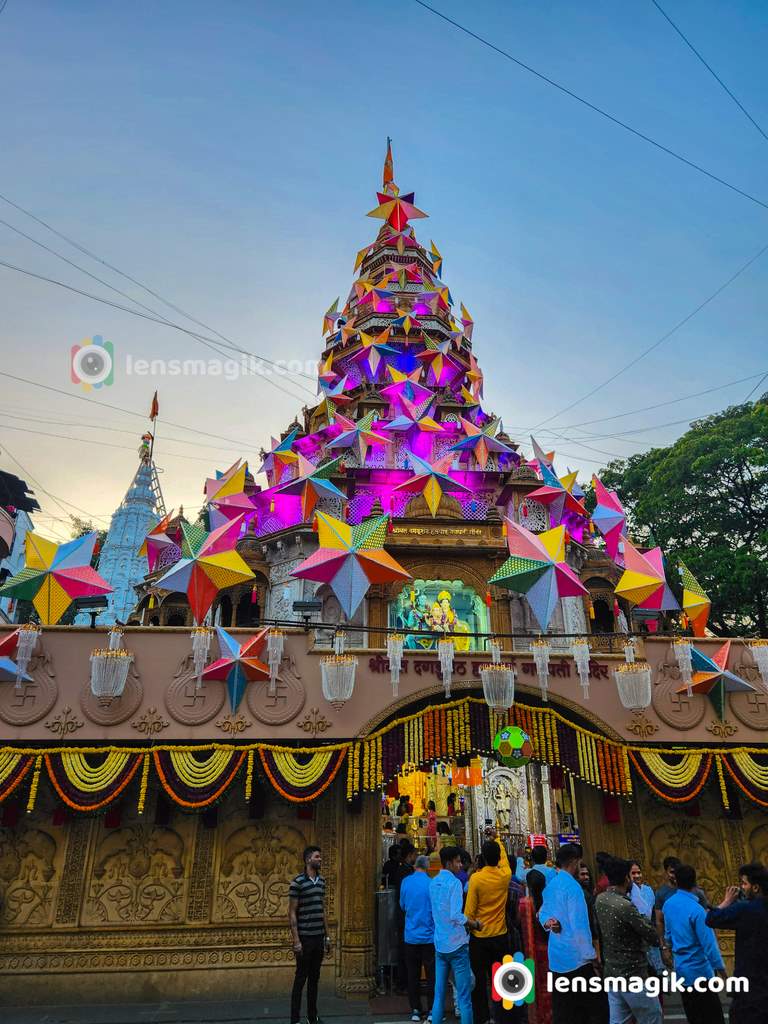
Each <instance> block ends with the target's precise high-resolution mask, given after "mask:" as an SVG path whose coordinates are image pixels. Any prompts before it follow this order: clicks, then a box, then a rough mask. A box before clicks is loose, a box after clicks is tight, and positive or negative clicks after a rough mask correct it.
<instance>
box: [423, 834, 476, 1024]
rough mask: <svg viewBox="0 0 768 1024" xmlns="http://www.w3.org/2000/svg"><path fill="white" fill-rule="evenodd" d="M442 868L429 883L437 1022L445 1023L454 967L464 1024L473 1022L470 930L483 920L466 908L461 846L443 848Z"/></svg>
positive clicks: (474, 928) (435, 1023)
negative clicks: (460, 876) (471, 915)
mask: <svg viewBox="0 0 768 1024" xmlns="http://www.w3.org/2000/svg"><path fill="white" fill-rule="evenodd" d="M440 864H441V865H442V870H441V871H440V872H439V874H437V875H436V876H435V877H434V878H433V879H432V881H431V882H430V885H429V898H430V901H431V903H432V919H433V920H434V922H435V1001H434V1004H433V1006H432V1022H433V1024H443V1011H444V1007H445V987H446V984H447V981H448V974H449V972H450V971H453V977H454V982H455V985H456V1002H457V1003H458V1006H459V1017H460V1020H461V1024H472V970H471V968H470V966H469V934H468V930H471V931H479V930H480V928H482V925H481V923H480V922H479V921H470V920H469V918H468V917H467V916H466V914H465V913H464V912H463V911H462V909H461V907H462V902H463V897H464V894H463V892H462V891H461V882H460V881H459V879H458V874H459V871H461V850H460V849H459V848H458V847H457V846H444V847H443V849H442V850H441V851H440Z"/></svg>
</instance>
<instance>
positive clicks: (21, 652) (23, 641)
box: [16, 622, 43, 691]
mask: <svg viewBox="0 0 768 1024" xmlns="http://www.w3.org/2000/svg"><path fill="white" fill-rule="evenodd" d="M42 632H43V631H42V629H40V627H39V626H37V625H35V623H33V622H26V623H25V624H24V625H23V626H19V631H18V636H17V638H16V689H17V690H19V691H20V690H22V688H23V681H24V677H25V676H26V674H27V668H28V667H29V663H30V661H31V659H32V654H33V653H34V650H35V648H36V647H37V641H38V640H39V639H40V636H41V635H42Z"/></svg>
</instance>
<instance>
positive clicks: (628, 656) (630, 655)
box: [624, 636, 637, 665]
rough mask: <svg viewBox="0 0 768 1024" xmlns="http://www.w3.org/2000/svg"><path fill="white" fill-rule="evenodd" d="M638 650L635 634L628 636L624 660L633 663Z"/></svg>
mask: <svg viewBox="0 0 768 1024" xmlns="http://www.w3.org/2000/svg"><path fill="white" fill-rule="evenodd" d="M636 654H637V652H636V651H635V638H634V637H633V636H630V637H628V638H627V639H626V640H625V641H624V661H625V662H626V663H627V664H628V665H633V664H634V661H635V657H636Z"/></svg>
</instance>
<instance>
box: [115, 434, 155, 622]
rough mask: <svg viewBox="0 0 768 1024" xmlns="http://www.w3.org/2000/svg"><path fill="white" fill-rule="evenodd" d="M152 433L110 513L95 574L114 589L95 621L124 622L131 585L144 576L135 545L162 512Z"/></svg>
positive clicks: (146, 437)
mask: <svg viewBox="0 0 768 1024" xmlns="http://www.w3.org/2000/svg"><path fill="white" fill-rule="evenodd" d="M152 440H153V439H152V435H151V434H150V433H146V434H144V436H143V437H142V439H141V445H140V447H139V467H138V469H137V470H136V474H135V476H134V478H133V480H132V481H131V485H130V487H129V488H128V490H127V491H126V494H125V497H124V498H123V500H122V501H121V502H120V505H119V507H118V508H117V509H116V510H115V512H114V513H113V515H112V522H111V524H110V527H109V532H108V533H107V536H106V540H105V541H104V546H103V547H102V549H101V556H100V558H99V573H100V574H101V575H102V576H103V577H104V579H105V580H107V582H108V583H109V584H110V586H111V587H113V588H114V593H112V594H110V595H109V597H108V600H109V608H108V609H107V610H106V611H105V612H103V613H102V614H101V615H100V616H99V622H100V623H102V624H104V625H112V624H114V623H115V622H121V623H124V622H126V621H127V619H128V615H129V613H130V611H131V609H132V608H133V607H134V605H135V604H136V591H135V590H134V587H135V585H136V584H137V583H140V582H141V580H143V579H144V576H145V574H146V571H147V563H146V559H145V558H144V557H143V556H140V555H139V548H140V547H141V545H142V542H143V541H144V538H145V537H146V535H147V533H148V532H149V531H150V530H151V529H152V527H153V526H154V525H155V524H156V523H157V522H158V520H160V519H161V518H162V517H163V516H164V515H165V502H164V501H163V495H162V492H161V490H160V481H159V479H158V475H157V468H156V466H155V463H154V460H153V457H152V454H153V453H152Z"/></svg>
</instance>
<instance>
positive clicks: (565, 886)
mask: <svg viewBox="0 0 768 1024" xmlns="http://www.w3.org/2000/svg"><path fill="white" fill-rule="evenodd" d="M555 864H556V865H557V867H558V868H559V870H558V872H557V874H556V875H555V877H554V878H553V879H552V880H551V881H548V882H547V884H546V886H545V888H544V893H543V897H544V898H543V902H542V905H541V909H540V910H539V914H538V917H539V921H540V922H541V925H542V927H543V928H544V930H545V931H547V932H549V943H548V954H549V969H550V971H551V972H552V974H553V975H554V978H555V982H556V981H557V979H558V978H561V977H566V978H568V979H569V980H571V981H573V980H574V979H575V978H580V979H585V980H584V982H582V983H581V984H583V985H584V987H585V988H587V986H588V985H589V981H590V979H592V978H595V977H598V976H599V973H600V970H599V966H598V963H597V956H596V954H595V947H594V946H593V945H592V932H591V929H590V927H589V913H588V911H587V901H586V900H585V899H584V890H583V889H582V887H581V885H580V884H579V883H578V881H577V880H576V876H577V875H578V873H579V867H580V865H581V847H580V846H577V845H576V843H565V845H563V846H561V847H560V849H559V850H558V851H557V857H556V858H555ZM577 984H579V983H578V982H577ZM606 1006H607V1001H606V997H605V993H604V992H589V991H586V992H581V991H579V992H575V991H566V992H560V991H558V990H557V988H555V990H554V991H553V993H552V1022H553V1024H598V1022H600V1021H602V1020H603V1019H605V1017H606V1016H607V1014H606Z"/></svg>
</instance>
